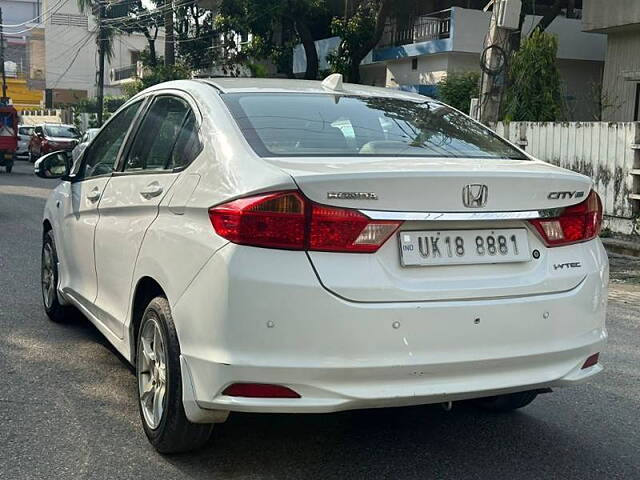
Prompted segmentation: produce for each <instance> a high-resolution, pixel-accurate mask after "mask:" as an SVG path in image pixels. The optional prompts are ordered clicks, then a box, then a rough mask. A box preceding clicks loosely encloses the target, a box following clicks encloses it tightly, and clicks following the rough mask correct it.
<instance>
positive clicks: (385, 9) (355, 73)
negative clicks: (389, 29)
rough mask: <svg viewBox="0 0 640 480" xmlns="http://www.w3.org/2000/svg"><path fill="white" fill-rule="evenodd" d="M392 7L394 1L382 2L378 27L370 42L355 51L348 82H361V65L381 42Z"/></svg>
mask: <svg viewBox="0 0 640 480" xmlns="http://www.w3.org/2000/svg"><path fill="white" fill-rule="evenodd" d="M392 7H393V0H382V3H381V4H380V8H379V9H378V14H377V15H376V27H375V29H374V30H373V33H372V34H371V36H370V37H369V39H368V41H366V42H365V43H363V44H362V45H361V47H360V48H359V49H357V50H355V51H354V52H353V53H352V54H351V62H350V68H349V72H348V74H347V77H348V78H347V81H348V82H351V83H358V82H359V81H360V63H361V62H362V60H364V57H366V56H367V54H368V53H369V52H370V51H371V50H373V49H374V48H375V46H376V45H378V43H379V42H380V39H381V38H382V34H383V33H384V27H385V26H386V24H387V19H388V18H389V15H390V14H391V9H392Z"/></svg>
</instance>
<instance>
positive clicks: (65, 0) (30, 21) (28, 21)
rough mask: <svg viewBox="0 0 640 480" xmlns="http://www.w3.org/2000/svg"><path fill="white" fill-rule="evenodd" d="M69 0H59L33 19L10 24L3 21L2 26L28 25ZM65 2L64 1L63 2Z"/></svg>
mask: <svg viewBox="0 0 640 480" xmlns="http://www.w3.org/2000/svg"><path fill="white" fill-rule="evenodd" d="M68 1H69V0H58V3H56V4H55V5H53V6H52V7H50V8H49V9H48V10H45V11H44V12H41V13H40V15H38V16H37V17H34V18H32V19H31V20H25V21H24V22H22V23H16V24H8V23H3V24H2V27H3V28H15V27H22V26H23V25H27V24H28V23H33V22H35V21H36V20H38V19H39V18H40V17H43V16H45V15H46V14H47V13H49V12H50V11H51V10H53V9H54V8H56V7H58V5H60V4H61V3H62V4H63V5H64V4H65V3H67V2H68ZM63 2H64V3H63ZM60 7H62V5H60ZM37 23H42V22H37Z"/></svg>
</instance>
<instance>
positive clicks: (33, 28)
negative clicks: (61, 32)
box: [9, 0, 69, 35]
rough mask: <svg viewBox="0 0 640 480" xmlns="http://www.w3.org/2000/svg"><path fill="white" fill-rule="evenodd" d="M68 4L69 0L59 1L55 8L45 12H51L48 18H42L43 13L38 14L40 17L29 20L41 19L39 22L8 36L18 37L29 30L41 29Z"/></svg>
mask: <svg viewBox="0 0 640 480" xmlns="http://www.w3.org/2000/svg"><path fill="white" fill-rule="evenodd" d="M60 2H62V3H60ZM68 2H69V0H60V1H59V2H58V4H56V6H55V7H51V8H50V9H49V10H47V11H46V13H48V12H51V15H49V17H48V18H44V17H45V14H44V13H43V14H40V16H38V17H36V18H34V19H31V20H38V19H41V21H39V22H38V23H37V24H36V25H34V26H33V27H29V28H25V29H24V30H20V31H17V32H10V33H9V34H10V35H20V34H22V33H27V32H30V31H31V30H35V29H36V28H41V25H42V24H44V23H45V22H46V21H48V20H50V19H51V18H52V17H53V16H54V15H55V14H56V13H57V12H58V10H60V9H61V8H62V7H63V6H64V5H66V4H67V3H68ZM54 8H56V11H55V12H52V10H53V9H54ZM27 23H31V21H29V22H27ZM15 26H16V27H20V26H22V25H15Z"/></svg>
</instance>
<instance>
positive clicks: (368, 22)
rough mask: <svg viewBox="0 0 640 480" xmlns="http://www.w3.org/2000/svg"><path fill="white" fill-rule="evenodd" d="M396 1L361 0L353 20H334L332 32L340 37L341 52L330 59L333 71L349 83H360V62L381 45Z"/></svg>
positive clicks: (336, 18)
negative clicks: (379, 43)
mask: <svg viewBox="0 0 640 480" xmlns="http://www.w3.org/2000/svg"><path fill="white" fill-rule="evenodd" d="M395 3H397V2H394V1H393V0H361V1H360V2H359V3H358V4H357V6H356V7H355V12H354V14H353V15H352V16H351V17H348V18H339V17H335V18H334V19H333V21H332V22H331V31H332V33H333V34H334V35H337V36H339V37H340V46H339V47H338V51H337V52H335V53H334V54H332V55H330V56H329V64H330V65H331V69H332V71H334V72H337V73H342V74H343V75H344V76H345V78H346V79H347V81H348V82H352V83H358V82H359V81H360V63H361V62H362V60H363V59H364V57H366V56H367V54H368V53H369V52H370V51H371V50H372V49H373V48H374V47H375V46H376V45H377V44H378V42H380V39H381V38H382V34H383V33H384V28H385V25H386V23H387V20H388V18H389V16H390V15H391V11H392V8H394V7H396V6H397V5H395Z"/></svg>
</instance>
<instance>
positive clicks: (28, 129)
mask: <svg viewBox="0 0 640 480" xmlns="http://www.w3.org/2000/svg"><path fill="white" fill-rule="evenodd" d="M34 128H35V127H33V126H31V125H19V126H18V149H17V150H16V155H17V156H19V157H26V156H28V155H29V142H30V141H31V135H32V134H33V129H34Z"/></svg>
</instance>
